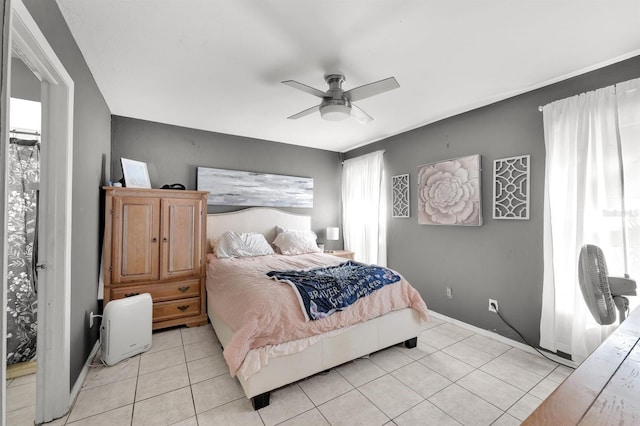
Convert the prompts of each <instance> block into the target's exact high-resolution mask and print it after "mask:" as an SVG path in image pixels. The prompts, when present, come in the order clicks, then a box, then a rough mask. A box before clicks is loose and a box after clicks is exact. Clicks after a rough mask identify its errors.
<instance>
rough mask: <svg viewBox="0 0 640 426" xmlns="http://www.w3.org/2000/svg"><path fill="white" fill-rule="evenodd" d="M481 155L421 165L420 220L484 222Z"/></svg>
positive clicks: (429, 222) (419, 188)
mask: <svg viewBox="0 0 640 426" xmlns="http://www.w3.org/2000/svg"><path fill="white" fill-rule="evenodd" d="M480 171H481V169H480V155H470V156H468V157H461V158H455V159H452V160H446V161H440V162H437V163H430V164H425V165H424V166H420V167H419V168H418V223H420V224H422V225H466V226H480V225H482V205H481V200H482V197H481V194H480Z"/></svg>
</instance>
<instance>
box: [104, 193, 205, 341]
mask: <svg viewBox="0 0 640 426" xmlns="http://www.w3.org/2000/svg"><path fill="white" fill-rule="evenodd" d="M104 190H105V231H104V245H103V272H104V305H105V306H106V304H107V303H109V301H110V300H115V299H121V298H124V297H130V296H135V295H137V294H141V293H150V294H151V297H152V299H153V329H154V330H156V329H160V328H165V327H171V326H175V325H183V324H184V325H187V326H196V325H203V324H206V322H207V315H206V305H207V304H206V293H205V275H206V253H207V250H206V244H207V243H206V224H207V220H206V216H207V192H204V191H182V190H169V189H138V188H120V187H105V188H104Z"/></svg>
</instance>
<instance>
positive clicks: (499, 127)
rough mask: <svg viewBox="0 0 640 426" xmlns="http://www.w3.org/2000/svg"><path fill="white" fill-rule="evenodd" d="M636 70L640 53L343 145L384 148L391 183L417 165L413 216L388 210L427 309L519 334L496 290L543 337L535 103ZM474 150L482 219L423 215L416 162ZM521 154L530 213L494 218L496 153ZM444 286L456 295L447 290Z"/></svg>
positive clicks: (528, 329) (539, 127) (395, 241)
mask: <svg viewBox="0 0 640 426" xmlns="http://www.w3.org/2000/svg"><path fill="white" fill-rule="evenodd" d="M638 77H640V56H639V57H635V58H632V59H630V60H627V61H624V62H621V63H618V64H615V65H612V66H609V67H606V68H603V69H600V70H596V71H594V72H590V73H588V74H584V75H582V76H578V77H575V78H572V79H569V80H566V81H563V82H560V83H557V84H553V85H551V86H547V87H544V88H541V89H539V90H535V91H532V92H529V93H526V94H523V95H520V96H517V97H514V98H511V99H507V100H505V101H502V102H498V103H495V104H492V105H489V106H487V107H484V108H480V109H477V110H474V111H471V112H468V113H465V114H460V115H457V116H455V117H451V118H449V119H446V120H442V121H440V122H437V123H434V124H431V125H428V126H425V127H422V128H419V129H416V130H413V131H410V132H406V133H403V134H401V135H397V136H394V137H391V138H388V139H385V140H383V141H380V142H377V143H374V144H370V145H367V146H365V147H362V148H360V149H357V150H353V151H350V152H348V153H346V156H345V158H352V157H355V156H358V155H361V154H365V153H368V152H371V151H374V150H377V149H385V150H386V153H385V167H386V171H387V176H388V181H389V183H388V184H387V188H389V187H390V181H391V176H394V175H397V174H404V173H410V175H411V178H410V179H411V182H410V184H411V194H410V197H411V218H408V219H389V228H388V229H389V231H388V249H389V266H390V267H392V268H394V269H397V270H398V271H400V272H401V273H402V274H404V275H405V276H406V277H407V278H408V279H409V281H410V282H411V283H412V284H413V285H414V286H415V287H416V288H417V289H418V290H419V291H420V293H421V294H422V296H423V297H424V299H425V301H426V303H427V305H428V306H429V308H430V309H433V310H434V311H436V312H440V313H442V314H445V315H448V316H450V317H453V318H456V319H459V320H461V321H464V322H466V323H469V324H473V325H475V326H477V327H480V328H484V329H490V330H494V331H497V332H498V333H500V334H502V335H505V336H507V337H510V338H513V339H516V340H520V339H519V338H518V337H517V335H516V334H515V333H514V332H512V331H511V330H510V329H509V328H508V327H507V326H506V325H504V323H502V322H501V321H500V320H499V318H498V317H497V315H495V314H493V313H490V312H489V311H488V299H489V298H492V299H497V300H498V304H499V307H500V311H501V313H502V315H503V316H504V317H505V318H506V319H507V320H508V321H509V322H510V323H512V324H513V325H514V326H515V327H516V328H517V329H518V330H520V331H521V332H522V333H523V334H524V335H525V337H526V338H527V340H529V341H530V342H533V343H535V344H537V343H538V342H539V334H540V332H539V324H540V311H541V303H542V276H543V250H542V227H543V216H542V212H543V191H544V162H545V148H544V134H543V124H542V113H541V112H539V111H538V106H539V105H545V104H547V103H549V102H552V101H555V100H558V99H563V98H566V97H569V96H573V95H576V94H579V93H582V92H585V91H589V90H594V89H597V88H600V87H604V86H608V85H611V84H615V83H617V82H621V81H625V80H630V79H633V78H638ZM471 154H481V155H482V169H483V170H482V204H483V208H482V210H483V217H484V225H483V226H481V227H455V226H428V225H418V220H417V210H418V207H417V180H416V179H417V169H418V167H419V166H420V165H422V164H427V163H431V162H434V161H440V160H446V159H450V158H456V157H460V156H466V155H471ZM523 154H530V155H531V200H530V202H531V214H530V217H531V219H530V220H527V221H520V220H493V219H492V218H491V217H492V214H491V207H492V200H491V199H492V182H491V180H492V167H493V161H494V160H495V159H498V158H505V157H511V156H517V155H523ZM389 196H390V195H389ZM389 199H390V198H389ZM447 286H450V287H451V288H452V290H453V299H447V298H446V294H445V292H446V287H447Z"/></svg>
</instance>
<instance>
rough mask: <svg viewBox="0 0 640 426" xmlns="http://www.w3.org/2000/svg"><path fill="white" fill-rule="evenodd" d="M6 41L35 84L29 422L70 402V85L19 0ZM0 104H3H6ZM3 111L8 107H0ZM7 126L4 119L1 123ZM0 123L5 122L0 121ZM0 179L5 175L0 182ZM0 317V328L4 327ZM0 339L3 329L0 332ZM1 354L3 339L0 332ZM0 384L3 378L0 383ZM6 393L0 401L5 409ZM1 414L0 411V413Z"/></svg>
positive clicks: (49, 417)
mask: <svg viewBox="0 0 640 426" xmlns="http://www.w3.org/2000/svg"><path fill="white" fill-rule="evenodd" d="M9 4H10V5H11V6H10V7H11V16H10V19H9V25H10V27H11V28H10V36H9V46H10V47H11V52H12V55H16V56H18V57H19V58H20V59H22V61H23V62H24V63H25V64H26V65H27V67H29V68H30V69H31V71H32V72H33V73H34V74H35V75H36V77H38V79H39V80H40V81H41V105H42V140H43V141H44V143H43V144H42V146H41V157H40V158H41V167H40V176H41V183H40V206H39V209H40V212H41V214H40V215H39V229H38V233H39V250H38V258H39V262H40V264H41V265H44V266H45V267H46V269H40V270H39V275H40V277H39V278H40V281H41V283H44V285H41V286H40V288H39V289H38V325H37V332H38V337H37V345H38V346H37V347H38V363H37V370H36V383H37V386H36V418H35V420H36V423H37V424H39V423H42V422H46V421H50V420H53V419H55V418H58V417H61V416H63V415H65V414H66V413H67V412H68V411H69V408H70V405H71V400H70V399H71V398H70V396H71V385H70V382H71V377H70V362H71V348H70V317H71V315H70V312H71V309H70V301H71V296H70V295H71V213H72V204H71V196H72V169H73V107H74V82H73V80H72V78H71V76H70V75H69V74H68V73H67V71H66V69H65V68H64V66H63V65H62V62H61V61H60V60H59V59H58V57H57V55H56V54H55V52H54V51H53V49H52V47H51V46H50V45H49V43H48V42H47V39H46V38H45V36H44V34H42V32H41V31H40V28H39V27H38V25H37V24H36V22H35V20H34V19H33V17H32V16H31V14H30V13H29V12H28V10H27V8H26V7H25V5H24V4H23V3H22V0H10V2H9ZM10 70H11V56H9V59H8V73H7V80H8V83H7V93H8V94H7V97H6V102H7V104H8V103H9V98H10V93H11V89H10V87H11V86H10V81H11V71H10ZM7 106H8V105H7ZM7 109H8V108H7ZM7 125H8V121H7ZM5 127H6V126H5ZM8 135H9V133H8V131H6V130H5V131H3V135H2V138H1V141H0V144H2V150H3V153H5V155H4V161H3V164H2V166H1V167H2V173H3V176H4V177H5V178H6V173H7V170H8V169H7V155H6V153H7V152H8ZM5 182H6V179H5ZM2 197H3V198H2V199H3V203H4V207H5V208H4V209H3V210H4V211H3V213H1V214H2V215H3V217H2V220H0V223H2V224H3V225H4V226H3V230H2V233H3V235H4V246H3V249H2V253H1V254H2V259H3V262H2V268H3V270H2V272H3V273H2V276H3V277H6V276H7V263H6V233H7V230H6V217H5V215H6V211H7V208H6V207H7V194H6V186H5V188H4V192H3V193H2ZM2 286H3V292H2V306H3V308H4V309H5V311H6V291H7V288H6V280H3V283H2ZM5 323H6V320H4V319H3V322H2V324H3V329H5V328H6V324H5ZM5 331H6V330H5ZM5 336H6V334H5ZM2 341H3V348H2V349H3V352H4V353H5V355H6V341H5V337H4V336H3V337H2ZM2 387H3V388H4V383H3V384H2ZM5 394H6V392H5V391H4V389H3V392H2V399H3V406H5V398H6V396H5ZM4 413H6V411H4V412H3V414H4Z"/></svg>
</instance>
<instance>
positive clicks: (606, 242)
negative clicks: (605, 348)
mask: <svg viewBox="0 0 640 426" xmlns="http://www.w3.org/2000/svg"><path fill="white" fill-rule="evenodd" d="M543 113H544V137H545V146H546V164H545V193H544V283H543V298H542V299H543V300H542V315H541V321H540V345H541V346H542V347H544V348H547V349H549V350H552V351H562V352H565V353H568V354H571V355H572V357H573V359H574V361H577V362H581V361H582V360H583V359H584V358H585V357H586V356H587V355H589V353H591V351H593V349H595V348H596V347H597V346H598V345H599V344H600V343H601V342H602V341H603V340H604V339H605V338H606V337H607V336H608V335H609V334H610V333H611V332H612V331H613V330H614V329H615V325H611V326H600V325H599V324H597V323H596V322H595V320H594V319H593V317H592V316H591V314H590V312H589V311H588V308H587V306H586V304H585V302H584V299H583V296H582V293H581V291H580V287H579V284H578V255H579V252H580V248H581V247H582V245H583V244H587V243H590V244H596V245H598V246H600V248H602V250H603V251H604V254H605V257H606V261H607V266H608V269H609V274H610V275H618V276H622V275H623V274H624V273H625V272H627V271H628V272H629V273H630V274H632V276H633V275H635V276H636V277H637V278H640V269H639V267H640V263H639V261H640V253H639V251H640V250H639V247H640V234H639V233H638V230H639V229H640V226H638V225H639V223H638V222H639V219H640V215H639V213H640V202H639V201H640V197H639V195H640V189H638V188H637V187H638V185H637V182H640V180H639V179H640V167H639V166H640V139H639V137H640V79H637V80H632V81H629V82H626V83H621V84H618V85H617V86H615V87H614V86H610V87H606V88H604V89H599V90H596V91H594V92H589V93H585V94H582V95H579V96H574V97H571V98H567V99H563V100H560V101H557V102H553V103H551V104H548V105H546V106H545V107H544V109H543ZM625 182H626V183H627V184H626V185H625V184H624V183H625ZM627 258H628V260H629V261H628V262H626V259H627ZM632 259H633V260H632ZM627 265H629V267H632V266H633V267H634V268H635V271H634V269H633V268H629V269H628V270H627ZM632 304H634V305H635V304H637V302H636V301H632Z"/></svg>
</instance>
